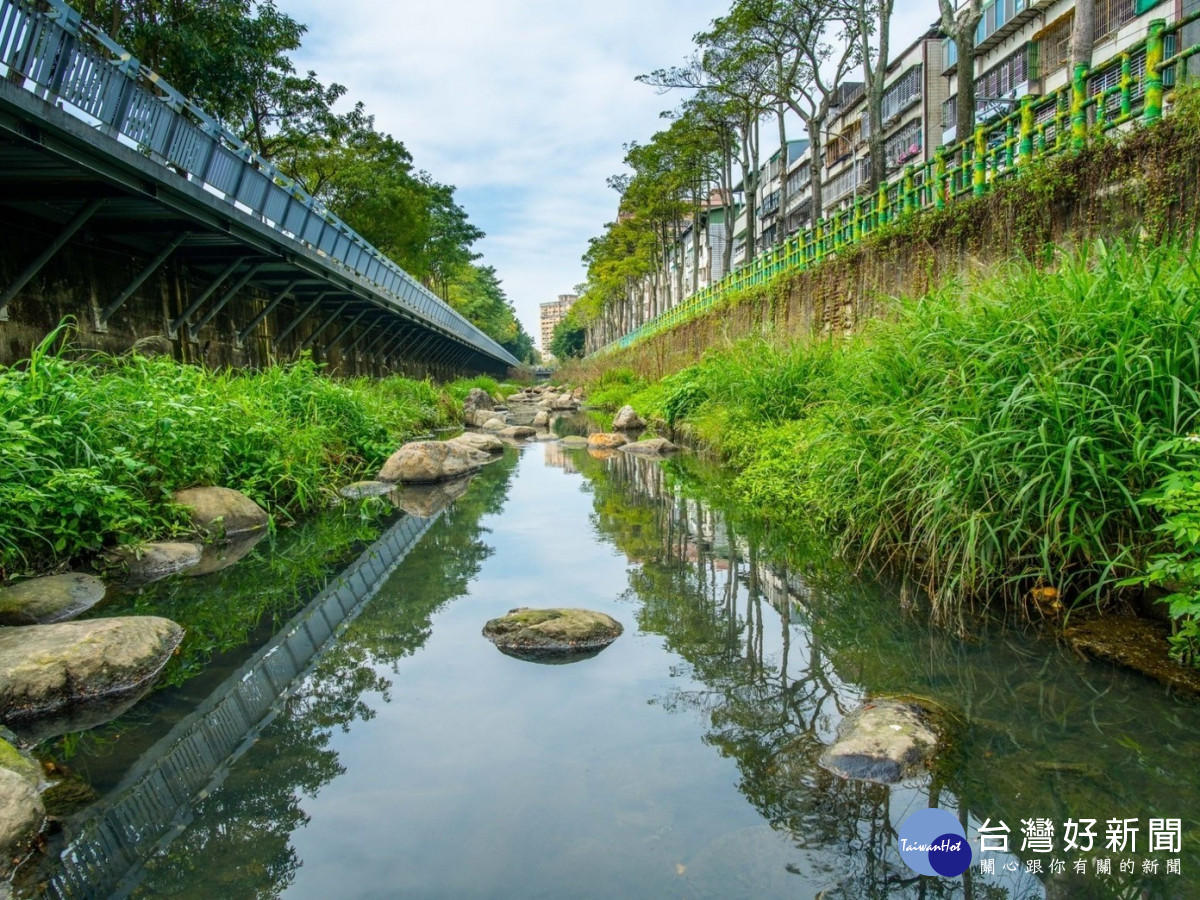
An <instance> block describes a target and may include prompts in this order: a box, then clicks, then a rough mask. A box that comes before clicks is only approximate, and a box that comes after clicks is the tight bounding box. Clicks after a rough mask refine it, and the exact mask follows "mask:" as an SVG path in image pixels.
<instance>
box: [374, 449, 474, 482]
mask: <svg viewBox="0 0 1200 900" xmlns="http://www.w3.org/2000/svg"><path fill="white" fill-rule="evenodd" d="M487 461H488V455H487V454H486V453H483V452H481V451H479V450H475V449H473V448H471V447H465V446H463V445H462V444H456V443H454V442H453V441H414V442H413V443H411V444H405V445H404V446H403V447H401V448H400V449H399V450H397V451H396V452H395V453H393V454H392V455H391V457H390V458H389V459H388V461H387V462H385V463H384V464H383V468H382V469H380V470H379V475H378V479H379V480H380V481H399V482H402V483H404V484H428V483H431V482H435V481H448V480H449V479H451V478H460V477H461V476H463V475H470V474H471V473H472V472H475V471H476V470H478V469H479V467H480V466H482V465H483V464H484V463H485V462H487Z"/></svg>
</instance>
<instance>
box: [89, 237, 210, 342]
mask: <svg viewBox="0 0 1200 900" xmlns="http://www.w3.org/2000/svg"><path fill="white" fill-rule="evenodd" d="M191 235H192V233H191V232H190V231H185V232H183V234H181V235H179V236H178V237H177V238H175V239H174V240H173V241H171V243H169V244H167V246H165V247H163V248H162V250H161V251H159V254H158V256H156V257H154V259H152V260H150V262H149V264H147V266H146V268H144V269H142V271H140V272H138V273H137V275H136V276H135V277H134V279H133V281H131V282H129V285H128V286H127V287H126V288H125V290H123V291H121V293H120V294H118V295H117V299H116V300H114V301H113V302H112V303H110V304H108V306H106V307H104V309H103V310H101V311H100V314H99V315H98V316H96V324H97V325H99V326H101V327H103V326H105V325H107V324H108V320H109V319H111V318H112V317H113V313H115V312H116V311H117V310H118V309H120V308H121V307H122V306H124V305H125V301H126V300H128V299H129V298H130V297H132V296H133V294H134V291H136V290H137V289H138V288H140V287H141V286H142V285H143V284H145V283H146V279H147V278H149V277H150V276H151V275H153V274H154V273H155V272H157V271H158V270H159V268H160V267H161V266H162V264H163V263H165V262H166V261H167V259H168V258H169V257H170V256H171V254H172V253H174V252H175V251H176V250H178V249H179V246H180V245H181V244H182V243H183V242H184V241H186V240H187V239H188V238H189V237H191Z"/></svg>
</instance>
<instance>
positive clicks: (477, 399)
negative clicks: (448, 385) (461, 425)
mask: <svg viewBox="0 0 1200 900" xmlns="http://www.w3.org/2000/svg"><path fill="white" fill-rule="evenodd" d="M495 408H496V403H495V401H494V400H493V399H492V397H491V395H490V394H488V392H487V391H485V390H483V388H471V390H470V391H468V392H467V396H466V397H465V398H464V399H463V421H465V422H466V424H468V425H474V424H476V422H475V418H476V415H477V414H478V413H480V412H489V411H491V410H493V409H495Z"/></svg>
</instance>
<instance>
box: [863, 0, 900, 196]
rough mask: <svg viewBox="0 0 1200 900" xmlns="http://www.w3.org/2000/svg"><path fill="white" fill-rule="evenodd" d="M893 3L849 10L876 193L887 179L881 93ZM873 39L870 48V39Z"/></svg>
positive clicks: (878, 2) (877, 1)
mask: <svg viewBox="0 0 1200 900" xmlns="http://www.w3.org/2000/svg"><path fill="white" fill-rule="evenodd" d="M894 6H895V0H874V2H873V3H862V4H860V5H857V6H855V7H853V9H854V10H855V13H854V14H855V16H856V19H857V21H856V29H857V31H858V37H859V41H860V43H861V45H862V46H861V49H860V51H859V52H860V56H861V58H862V66H863V81H864V82H865V83H866V95H867V121H868V124H869V126H870V129H869V133H868V135H867V146H868V147H869V148H870V149H869V151H868V152H869V153H870V155H871V190H872V191H874V190H876V189H877V188H878V187H879V185H881V184H883V182H884V181H885V180H886V179H887V159H886V158H885V157H884V150H883V145H884V140H883V94H884V89H885V88H886V87H887V70H888V66H889V65H890V64H891V61H890V60H889V58H888V56H889V47H888V44H889V41H890V36H891V34H890V33H891V26H892V8H893V7H894ZM872 37H874V38H875V43H874V46H872V42H871V39H872Z"/></svg>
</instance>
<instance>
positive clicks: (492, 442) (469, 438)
mask: <svg viewBox="0 0 1200 900" xmlns="http://www.w3.org/2000/svg"><path fill="white" fill-rule="evenodd" d="M447 443H449V444H460V445H461V446H463V447H469V448H470V449H472V450H478V451H480V452H481V453H503V452H504V442H503V441H501V440H500V438H498V437H496V436H495V435H493V434H480V433H479V432H477V431H464V432H463V433H462V434H460V435H459V436H458V437H453V438H450V440H449V441H447Z"/></svg>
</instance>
